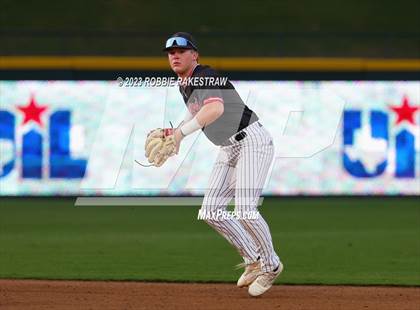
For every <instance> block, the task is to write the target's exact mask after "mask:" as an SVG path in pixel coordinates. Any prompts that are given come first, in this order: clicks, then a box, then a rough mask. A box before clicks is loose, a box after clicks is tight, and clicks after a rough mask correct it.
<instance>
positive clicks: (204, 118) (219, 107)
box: [174, 101, 224, 153]
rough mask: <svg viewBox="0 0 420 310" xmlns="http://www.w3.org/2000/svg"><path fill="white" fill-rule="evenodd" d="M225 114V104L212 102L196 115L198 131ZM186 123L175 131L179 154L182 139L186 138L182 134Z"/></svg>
mask: <svg viewBox="0 0 420 310" xmlns="http://www.w3.org/2000/svg"><path fill="white" fill-rule="evenodd" d="M223 112H224V106H223V102H221V101H214V102H211V103H209V104H206V105H204V106H203V107H202V108H201V109H200V111H198V113H197V114H196V115H195V119H196V120H197V122H198V125H199V126H197V129H198V128H200V127H201V128H202V127H205V126H208V125H210V124H211V123H213V122H214V121H215V120H217V119H218V118H219V117H220V116H221V115H222V114H223ZM183 123H184V122H182V123H181V124H180V126H178V128H177V129H176V130H175V132H174V135H175V141H176V145H177V147H176V153H178V152H179V146H180V144H181V141H182V139H183V138H184V135H183V134H182V133H181V128H180V127H181V126H182V125H183Z"/></svg>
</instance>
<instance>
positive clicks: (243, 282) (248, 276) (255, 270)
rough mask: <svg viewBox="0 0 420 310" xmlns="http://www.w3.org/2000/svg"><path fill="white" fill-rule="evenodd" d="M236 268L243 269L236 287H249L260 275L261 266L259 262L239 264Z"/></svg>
mask: <svg viewBox="0 0 420 310" xmlns="http://www.w3.org/2000/svg"><path fill="white" fill-rule="evenodd" d="M238 267H245V271H244V273H243V274H242V275H241V277H240V278H239V280H238V283H237V285H238V287H246V286H249V285H250V284H251V283H252V282H254V280H255V279H256V278H257V277H258V275H259V274H260V273H261V264H260V262H259V261H258V262H255V263H253V264H249V265H246V264H239V265H238Z"/></svg>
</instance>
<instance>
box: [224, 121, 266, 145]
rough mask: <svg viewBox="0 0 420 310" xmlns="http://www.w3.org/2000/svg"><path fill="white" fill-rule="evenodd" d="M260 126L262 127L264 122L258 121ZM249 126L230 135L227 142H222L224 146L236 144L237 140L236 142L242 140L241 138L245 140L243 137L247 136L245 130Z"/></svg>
mask: <svg viewBox="0 0 420 310" xmlns="http://www.w3.org/2000/svg"><path fill="white" fill-rule="evenodd" d="M256 123H257V124H258V125H259V126H260V127H262V124H261V123H260V122H256ZM252 124H254V123H252ZM252 124H249V125H248V126H250V125H252ZM248 126H247V127H245V128H244V129H242V130H241V131H238V132H237V133H236V134H235V135H234V136H233V137H230V138H229V139H227V140H226V141H225V142H223V143H222V146H229V145H232V144H234V143H235V141H236V142H239V141H241V140H243V139H245V137H246V136H247V133H246V132H245V131H244V130H245V129H246V128H248Z"/></svg>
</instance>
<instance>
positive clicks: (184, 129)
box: [179, 117, 203, 136]
mask: <svg viewBox="0 0 420 310" xmlns="http://www.w3.org/2000/svg"><path fill="white" fill-rule="evenodd" d="M202 127H203V126H201V125H200V123H199V122H198V121H197V118H195V117H194V118H193V119H192V120H190V121H188V122H187V123H185V124H182V126H181V128H179V129H180V130H181V133H182V134H183V135H184V136H188V135H190V134H192V133H193V132H194V131H197V130H199V129H201V128H202Z"/></svg>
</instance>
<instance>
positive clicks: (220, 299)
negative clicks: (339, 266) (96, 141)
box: [0, 280, 420, 310]
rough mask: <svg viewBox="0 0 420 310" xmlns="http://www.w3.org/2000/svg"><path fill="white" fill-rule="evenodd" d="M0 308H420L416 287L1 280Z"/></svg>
mask: <svg viewBox="0 0 420 310" xmlns="http://www.w3.org/2000/svg"><path fill="white" fill-rule="evenodd" d="M0 309H1V310H21V309H25V310H29V309H53V310H54V309H57V310H58V309H60V310H66V309H72V310H74V309H92V310H94V309H101V310H107V309H118V310H124V309H127V310H129V309H133V310H134V309H135V310H138V309H148V310H153V309H182V310H184V309H229V310H236V309H240V310H247V309H252V310H255V309H287V310H294V309H320V310H329V309H331V310H338V309H349V310H355V309H369V310H370V309H381V310H386V309H395V310H397V309H398V310H410V309H413V310H414V309H415V310H418V309H420V287H416V288H403V287H351V286H285V285H282V286H275V287H273V288H272V289H271V290H270V291H269V292H268V293H266V294H265V295H264V296H262V297H259V298H251V297H249V296H248V294H247V291H246V289H239V288H236V287H235V285H234V284H176V283H140V282H94V281H86V282H83V281H36V280H0Z"/></svg>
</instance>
